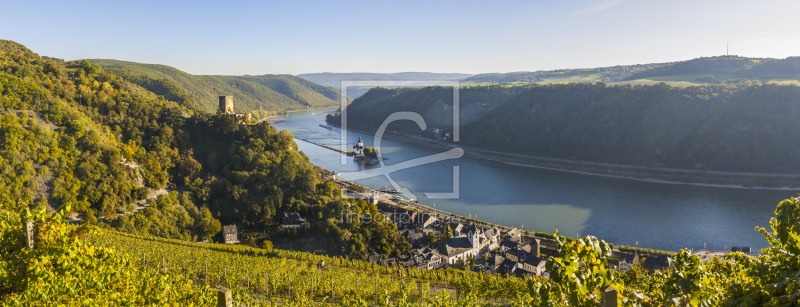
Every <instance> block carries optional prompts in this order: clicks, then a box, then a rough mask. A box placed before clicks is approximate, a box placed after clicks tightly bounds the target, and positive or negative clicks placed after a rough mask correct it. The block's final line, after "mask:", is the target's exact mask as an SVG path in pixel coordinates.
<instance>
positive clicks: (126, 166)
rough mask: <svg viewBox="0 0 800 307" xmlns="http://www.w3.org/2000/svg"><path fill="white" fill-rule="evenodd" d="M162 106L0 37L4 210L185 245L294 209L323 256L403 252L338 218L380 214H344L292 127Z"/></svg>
mask: <svg viewBox="0 0 800 307" xmlns="http://www.w3.org/2000/svg"><path fill="white" fill-rule="evenodd" d="M254 78H258V77H254ZM253 82H258V81H257V80H254V81H253ZM265 82H267V81H265ZM164 98H165V97H164V96H159V95H156V94H154V93H153V92H150V91H148V90H146V89H144V88H142V87H139V86H137V85H135V84H132V83H130V82H128V81H126V79H125V78H123V77H120V76H118V75H115V74H114V73H111V72H109V71H105V70H104V69H103V68H102V67H100V66H98V65H94V64H91V63H89V61H86V60H82V61H63V60H60V59H56V58H50V57H44V56H40V55H38V54H36V53H34V52H32V51H31V50H28V49H27V48H26V47H25V46H22V45H20V44H18V43H16V42H12V41H5V40H0V210H10V211H14V212H25V210H27V209H29V208H36V209H39V210H41V211H43V210H44V208H48V209H51V210H53V209H62V208H67V207H70V206H71V207H70V208H71V210H72V212H71V213H70V216H72V217H77V218H78V220H80V221H82V223H84V224H92V225H95V224H96V225H99V226H103V227H113V228H116V229H119V230H121V231H124V232H126V233H134V234H140V235H154V236H160V237H165V238H172V239H179V240H192V241H197V240H202V239H212V238H213V237H214V236H215V235H216V234H218V233H219V232H220V229H221V223H225V224H226V225H228V224H233V223H235V224H237V225H238V226H239V230H242V231H257V232H259V233H263V231H264V230H265V229H267V228H268V229H275V228H276V226H277V225H278V224H279V223H280V221H281V220H280V217H281V216H282V214H283V213H284V212H299V213H300V214H301V216H303V217H305V218H306V219H307V220H308V221H310V222H313V224H312V225H314V226H313V227H314V230H313V231H311V232H310V233H312V234H314V236H317V240H316V244H317V246H320V247H321V248H326V249H328V250H340V248H341V247H342V246H345V247H346V252H347V253H348V254H349V255H353V256H356V257H362V256H365V255H367V254H370V253H375V252H380V253H382V254H387V255H389V254H391V255H394V256H397V255H402V254H406V253H407V252H408V247H409V245H408V243H407V242H406V241H405V240H404V239H403V237H401V236H400V235H399V234H398V233H397V232H395V231H394V228H393V226H391V224H389V223H367V224H361V223H359V224H346V223H345V221H341V222H337V219H336V218H337V217H339V216H340V214H341V213H342V212H345V211H347V212H351V213H348V214H355V215H357V214H360V213H361V212H363V211H364V210H369V211H370V212H372V214H377V207H375V206H374V205H372V206H369V205H367V204H366V202H364V203H363V204H362V205H361V206H352V207H351V206H348V204H349V203H348V202H349V201H348V200H345V199H342V198H341V196H342V192H341V191H340V190H339V189H338V188H337V187H336V185H335V184H333V183H332V182H329V181H323V180H321V178H320V176H319V175H318V174H319V173H320V172H321V170H320V169H318V168H316V167H315V166H314V165H312V164H311V163H310V162H309V160H308V157H306V156H305V154H303V152H301V151H298V150H297V144H295V143H294V137H293V136H292V134H291V133H289V132H288V131H286V130H283V131H280V132H279V131H277V129H275V127H273V126H270V125H268V124H266V123H262V124H259V125H240V124H239V123H238V121H237V120H236V119H235V118H234V117H232V116H229V115H226V114H213V113H210V112H197V113H194V114H192V115H190V114H191V113H192V111H191V110H192V109H194V108H196V107H194V106H193V105H192V102H191V101H187V102H185V103H186V105H181V104H179V103H176V102H174V101H170V100H166V99H164ZM67 211H69V210H67ZM310 224H311V223H310ZM351 234H352V235H351ZM355 234H358V235H355ZM246 243H247V244H251V245H255V244H256V243H255V240H254V239H252V238H251V239H250V240H249V241H246ZM2 279H3V278H2V276H0V280H2ZM0 292H2V291H0Z"/></svg>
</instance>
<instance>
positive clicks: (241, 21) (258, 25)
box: [0, 0, 800, 75]
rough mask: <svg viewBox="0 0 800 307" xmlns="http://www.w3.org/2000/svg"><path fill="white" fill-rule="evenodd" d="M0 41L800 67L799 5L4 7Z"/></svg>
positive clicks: (530, 64)
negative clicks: (787, 61) (708, 59)
mask: <svg viewBox="0 0 800 307" xmlns="http://www.w3.org/2000/svg"><path fill="white" fill-rule="evenodd" d="M5 2H6V3H3V4H2V5H1V6H0V7H2V10H3V11H5V12H3V14H2V15H3V18H0V39H8V40H13V41H16V42H18V43H21V44H23V45H25V46H27V47H28V48H30V49H31V50H33V51H34V52H36V53H39V54H40V55H47V56H53V57H57V58H63V59H66V60H76V59H92V58H103V59H117V60H125V61H132V62H140V63H153V64H164V65H169V66H173V67H176V68H178V69H181V70H183V71H186V72H189V73H191V74H218V75H243V74H250V75H261V74H302V73H316V72H376V73H391V72H408V71H424V72H441V73H475V74H477V73H490V72H511V71H536V70H551V69H562V68H591V67H603V66H613V65H628V64H644V63H660V62H672V61H681V60H689V59H693V58H698V57H704V56H716V55H724V54H725V53H726V44H730V54H733V55H741V56H747V57H772V58H785V57H788V56H800V31H798V26H800V2H798V1H769V0H766V1H731V0H728V1H697V0H694V1H684V0H674V1H649V0H636V1H634V0H585V1H583V0H576V1H535V0H531V1H361V2H359V1H281V2H272V1H186V2H181V1H165V0H162V1H10V0H6V1H5Z"/></svg>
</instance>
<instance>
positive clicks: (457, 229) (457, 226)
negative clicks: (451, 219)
mask: <svg viewBox="0 0 800 307" xmlns="http://www.w3.org/2000/svg"><path fill="white" fill-rule="evenodd" d="M450 230H452V231H453V236H454V237H456V236H460V235H461V234H462V233H463V232H462V231H463V230H464V225H463V224H461V223H450Z"/></svg>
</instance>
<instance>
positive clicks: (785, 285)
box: [0, 198, 800, 307]
mask: <svg viewBox="0 0 800 307" xmlns="http://www.w3.org/2000/svg"><path fill="white" fill-rule="evenodd" d="M68 211H69V206H66V208H64V209H62V211H60V212H59V213H56V214H47V213H45V211H44V209H43V208H42V209H40V210H37V211H36V212H30V211H29V210H25V212H24V213H17V212H11V211H4V210H2V209H0V216H2V215H5V217H6V218H5V219H4V220H3V219H1V218H0V234H2V238H0V257H1V258H2V261H3V262H2V270H0V296H2V297H1V299H2V306H78V305H80V306H87V305H90V306H95V305H96V306H214V305H216V303H215V302H216V297H217V294H218V292H219V290H218V289H220V288H227V289H230V291H231V293H232V301H233V305H234V306H321V305H333V306H420V305H422V306H498V305H499V306H586V307H589V306H599V305H601V301H602V300H603V299H606V300H611V302H616V304H614V306H800V282H798V281H799V280H800V258H799V257H798V255H800V235H798V233H799V232H800V200H798V199H797V198H793V199H788V200H785V201H782V202H781V203H780V204H778V206H777V208H776V210H775V217H774V218H772V219H771V221H770V224H771V228H772V231H769V232H768V231H767V230H766V229H763V228H757V230H758V231H760V232H761V233H762V234H763V235H764V237H765V238H766V239H767V240H768V241H769V242H770V245H771V247H770V248H765V249H763V250H762V251H761V255H758V256H756V257H749V256H746V255H744V254H741V253H730V254H728V255H726V256H725V257H724V258H719V257H715V258H713V259H712V260H710V261H708V262H701V260H700V258H699V257H698V256H696V255H692V254H691V253H690V251H689V250H686V249H684V250H681V251H680V252H678V253H677V254H675V255H674V259H673V261H672V264H671V267H670V268H669V269H665V270H661V271H655V272H654V273H649V272H648V271H647V270H644V269H642V268H641V267H638V266H634V267H633V268H632V269H630V270H628V271H626V272H624V273H619V272H617V271H615V270H612V269H609V268H608V263H607V256H608V255H609V254H610V251H611V248H610V245H609V244H607V243H606V242H604V241H602V240H598V239H596V238H594V237H592V236H587V237H584V238H580V239H576V240H567V239H565V238H563V237H561V236H556V240H557V241H558V248H559V252H560V256H559V257H557V258H555V257H550V258H549V259H548V260H547V271H548V272H549V273H550V279H539V278H532V279H519V278H515V277H503V276H496V275H494V276H492V275H485V274H479V273H474V272H466V271H454V270H435V271H420V270H415V269H402V270H401V272H400V273H401V274H397V271H396V269H397V268H386V267H380V266H375V265H373V264H370V263H367V262H364V261H360V260H352V259H345V258H339V257H329V256H322V255H313V254H307V253H301V252H293V251H284V250H269V251H267V250H263V249H256V248H251V247H247V246H231V245H219V244H197V243H189V242H185V241H177V240H166V239H160V238H153V237H137V236H133V235H130V234H126V233H119V232H114V231H110V230H101V229H99V228H97V227H96V226H92V225H80V226H75V225H68V224H65V223H64V216H65V215H66V212H68ZM322 262H324V264H323V263H322ZM609 293H611V295H609ZM607 303H608V301H607V302H606V304H603V306H610V305H609V304H607Z"/></svg>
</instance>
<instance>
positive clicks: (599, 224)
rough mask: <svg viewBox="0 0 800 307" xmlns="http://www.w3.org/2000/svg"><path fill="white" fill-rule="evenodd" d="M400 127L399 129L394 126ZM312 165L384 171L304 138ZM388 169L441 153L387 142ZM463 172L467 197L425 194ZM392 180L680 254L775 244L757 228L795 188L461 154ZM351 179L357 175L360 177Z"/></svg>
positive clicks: (318, 119) (373, 182)
mask: <svg viewBox="0 0 800 307" xmlns="http://www.w3.org/2000/svg"><path fill="white" fill-rule="evenodd" d="M327 111H330V110H312V111H304V112H294V113H291V114H290V115H289V117H288V119H287V120H284V121H282V122H280V123H277V124H275V127H277V128H278V129H288V130H289V131H290V132H291V133H292V134H293V135H294V136H295V137H296V138H302V139H307V140H309V141H312V142H317V143H322V144H328V145H333V146H338V144H339V138H340V133H341V130H339V128H337V127H332V129H330V130H329V129H326V128H323V127H320V124H322V125H325V115H324V114H325V113H326V112H327ZM390 127H391V126H390ZM359 137H361V138H362V140H363V141H364V144H365V145H366V146H372V144H373V138H374V136H372V135H369V134H365V133H361V132H357V131H352V130H350V131H348V134H347V138H348V140H347V144H351V146H352V144H355V142H356V141H357V140H358V138H359ZM295 141H296V142H297V145H298V146H299V149H300V150H302V151H303V152H305V154H306V155H307V156H308V157H309V159H310V160H311V162H312V163H313V164H315V165H318V166H321V167H324V168H326V169H329V170H331V171H336V172H337V173H339V172H356V171H360V170H363V169H369V168H373V167H377V166H364V165H363V164H362V165H359V164H358V163H355V162H353V161H352V159H349V160H348V163H347V165H345V166H343V165H341V163H340V161H341V158H340V153H338V152H335V151H332V150H329V149H326V148H322V147H320V146H316V145H314V144H310V143H307V142H304V141H302V140H297V139H296V140H295ZM381 152H382V154H383V156H384V157H385V158H386V160H385V163H386V165H387V166H389V165H394V164H397V163H401V162H403V161H408V160H410V159H414V158H419V157H424V156H428V155H432V154H436V153H438V152H439V151H437V150H434V149H430V148H426V147H422V146H418V145H415V144H410V143H406V142H400V141H395V140H391V139H384V140H383V143H382V151H381ZM454 165H458V166H459V170H460V176H459V177H460V178H459V179H460V180H459V181H460V193H459V198H458V199H428V198H427V197H426V196H425V194H424V193H425V192H429V193H430V192H437V193H447V192H452V191H453V187H452V185H453V166H454ZM391 176H392V178H393V179H394V180H395V181H396V182H397V183H398V184H399V185H400V186H402V187H404V188H408V189H410V190H411V192H412V193H414V195H416V197H417V200H418V201H419V203H422V204H425V205H428V206H434V204H435V206H436V209H441V210H444V211H449V212H453V213H456V214H460V215H463V216H468V215H472V216H473V217H477V218H478V219H480V220H484V221H487V222H491V223H495V224H500V225H506V226H515V227H522V226H524V228H525V229H531V230H537V231H546V232H551V233H552V232H553V231H554V230H555V229H558V233H559V234H561V235H566V236H570V237H575V236H577V235H580V236H585V235H593V236H596V237H598V238H600V239H603V240H606V241H607V242H613V243H615V244H618V245H631V246H633V245H637V244H638V245H639V246H640V247H649V248H658V249H665V250H678V249H680V248H687V247H688V248H694V249H699V248H703V244H706V246H707V248H708V249H712V250H723V248H727V249H730V248H731V246H734V245H736V246H750V247H752V248H754V251H755V250H757V249H760V248H763V247H766V246H767V245H768V243H767V241H766V240H765V239H764V238H763V237H762V236H761V234H760V233H759V232H757V231H756V230H755V227H756V226H762V227H766V228H767V229H769V218H770V217H772V216H773V211H774V210H775V206H776V205H777V203H778V202H780V201H781V200H783V199H786V198H789V197H793V196H797V192H796V191H776V190H755V189H735V188H716V187H701V186H693V185H682V184H662V183H650V182H642V181H637V180H630V179H618V178H608V177H601V176H592V175H582V174H574V173H569V172H561V171H551V170H542V169H536V168H529V167H520V166H512V165H507V164H504V163H500V162H494V161H486V160H479V159H472V158H466V157H462V158H459V159H451V160H445V161H441V162H437V163H432V164H427V165H423V166H418V167H413V168H408V169H404V170H400V171H396V172H393V173H392V174H391ZM344 177H345V179H348V176H347V175H345V176H344ZM351 178H352V177H351ZM357 182H358V183H360V184H363V185H365V186H369V187H384V186H388V187H391V185H390V184H389V181H388V180H386V179H385V178H384V177H373V178H369V179H363V180H359V181H357Z"/></svg>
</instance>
